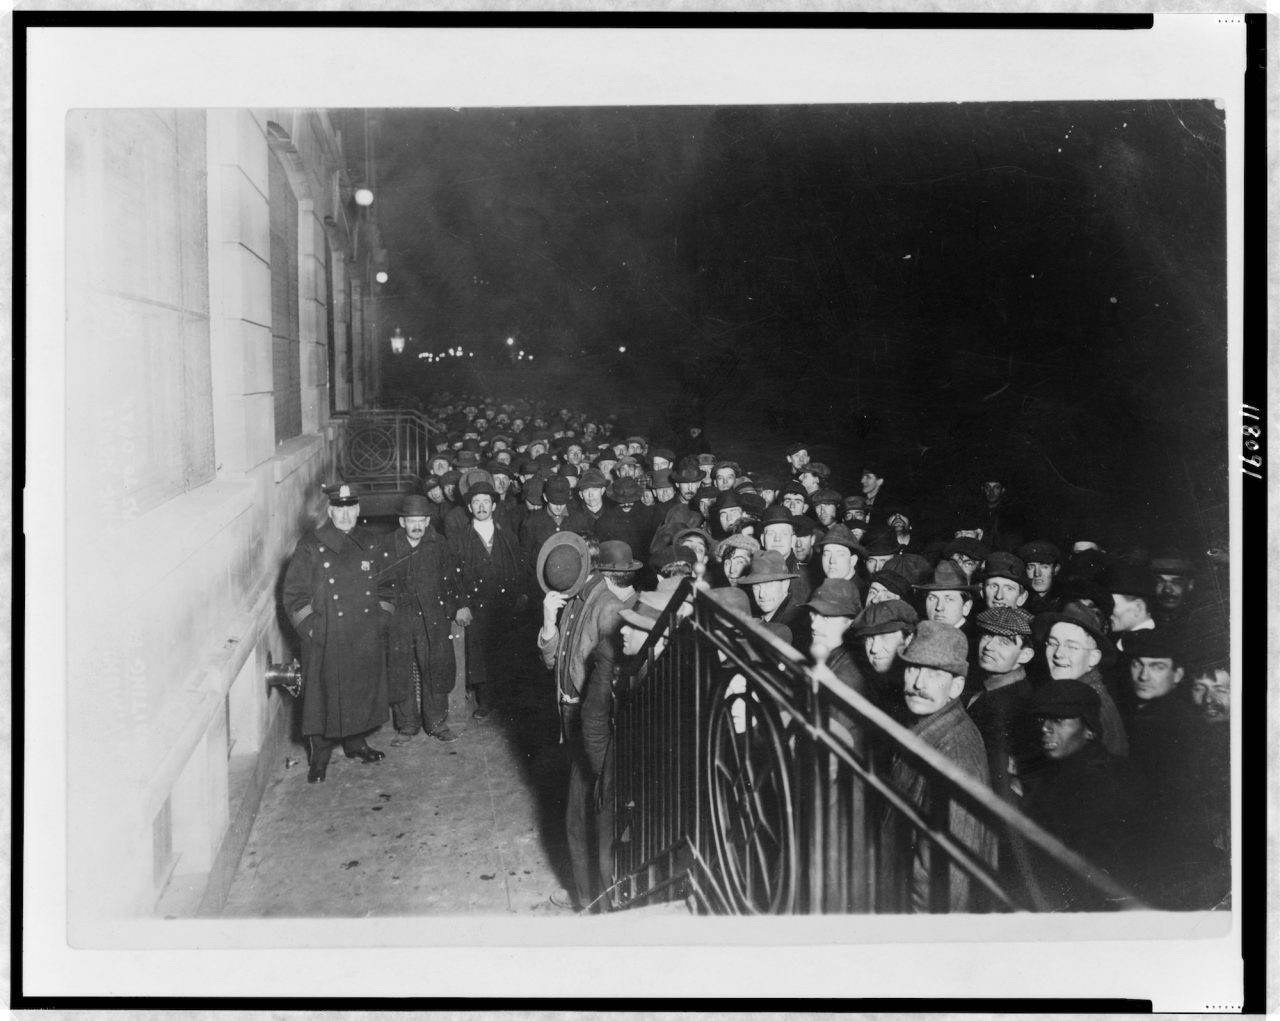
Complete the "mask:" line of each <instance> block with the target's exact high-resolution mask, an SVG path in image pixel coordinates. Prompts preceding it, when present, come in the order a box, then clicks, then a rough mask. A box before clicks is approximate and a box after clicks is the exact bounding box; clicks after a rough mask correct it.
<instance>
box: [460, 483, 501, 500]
mask: <svg viewBox="0 0 1280 1021" xmlns="http://www.w3.org/2000/svg"><path fill="white" fill-rule="evenodd" d="M477 496H489V497H493V498H494V499H496V498H497V496H498V493H497V491H496V490H495V489H494V488H493V486H492V485H491V484H490V483H488V482H485V481H484V480H483V479H481V480H479V481H477V482H473V483H471V488H470V489H468V490H467V503H470V502H471V501H472V500H474V499H475V498H476V497H477Z"/></svg>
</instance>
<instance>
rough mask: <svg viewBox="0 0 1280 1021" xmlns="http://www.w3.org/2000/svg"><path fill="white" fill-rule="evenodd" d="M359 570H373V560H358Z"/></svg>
mask: <svg viewBox="0 0 1280 1021" xmlns="http://www.w3.org/2000/svg"><path fill="white" fill-rule="evenodd" d="M360 570H362V571H372V570H373V561H372V560H361V561H360Z"/></svg>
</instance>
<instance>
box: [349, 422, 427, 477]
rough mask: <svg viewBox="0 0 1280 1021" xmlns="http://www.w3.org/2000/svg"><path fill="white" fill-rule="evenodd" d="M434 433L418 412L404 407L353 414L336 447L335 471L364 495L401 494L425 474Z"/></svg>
mask: <svg viewBox="0 0 1280 1021" xmlns="http://www.w3.org/2000/svg"><path fill="white" fill-rule="evenodd" d="M436 431H437V430H436V429H435V428H434V427H433V426H432V425H431V424H430V423H429V422H428V421H427V419H426V418H425V417H424V416H423V415H422V414H421V413H420V412H417V411H412V410H409V409H405V408H370V409H367V410H364V411H357V412H354V413H352V415H351V417H350V419H349V420H348V423H347V428H346V430H345V431H344V433H343V437H342V442H341V444H340V445H339V448H338V470H339V472H340V473H341V475H342V478H344V479H345V480H346V481H348V482H352V483H356V484H358V485H360V486H362V487H364V490H365V492H369V493H398V492H403V491H405V490H407V489H410V488H412V487H413V486H414V485H415V484H416V483H417V481H418V479H419V478H421V477H422V476H423V475H424V474H426V470H427V466H428V465H429V464H430V461H431V454H432V450H431V435H432V433H434V432H436Z"/></svg>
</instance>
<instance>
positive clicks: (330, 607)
mask: <svg viewBox="0 0 1280 1021" xmlns="http://www.w3.org/2000/svg"><path fill="white" fill-rule="evenodd" d="M381 559H382V558H381V549H380V546H379V542H378V537H377V536H376V535H374V534H373V533H372V532H369V531H366V530H365V529H363V528H360V527H359V526H357V527H355V528H353V529H352V530H351V531H350V532H349V533H343V532H342V531H340V530H339V529H338V528H337V527H336V526H334V524H333V523H332V522H330V521H326V522H325V523H324V524H323V525H321V526H320V527H319V528H317V529H316V530H315V531H314V532H312V533H311V534H310V535H304V536H303V537H302V538H301V539H300V540H298V546H297V549H295V550H294V553H293V559H292V560H291V561H290V562H289V569H288V570H287V571H286V572H285V580H284V606H285V611H286V612H287V613H288V614H289V619H290V621H292V622H293V626H294V627H295V628H297V630H298V634H299V636H300V637H301V638H302V669H303V695H302V732H303V734H306V735H312V734H317V735H322V736H324V737H327V738H339V737H350V736H354V735H356V734H363V733H366V732H367V731H370V730H373V729H374V728H376V727H379V726H381V725H382V724H383V723H384V722H386V719H387V712H388V704H387V680H386V671H385V665H386V664H385V660H386V655H385V640H386V630H387V620H388V618H389V617H390V614H391V611H392V610H393V609H394V604H393V603H392V602H391V598H392V591H391V588H390V586H389V585H386V584H384V583H383V582H382V581H381V580H380V579H376V578H375V573H376V571H377V570H378V564H379V562H380V560H381Z"/></svg>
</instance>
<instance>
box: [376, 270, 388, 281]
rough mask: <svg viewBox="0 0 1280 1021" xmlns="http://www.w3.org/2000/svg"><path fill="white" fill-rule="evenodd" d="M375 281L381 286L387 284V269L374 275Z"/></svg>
mask: <svg viewBox="0 0 1280 1021" xmlns="http://www.w3.org/2000/svg"><path fill="white" fill-rule="evenodd" d="M373 279H374V280H376V281H378V283H380V284H385V283H386V282H387V271H386V270H385V269H380V270H378V272H377V273H375V274H374V277H373Z"/></svg>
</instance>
